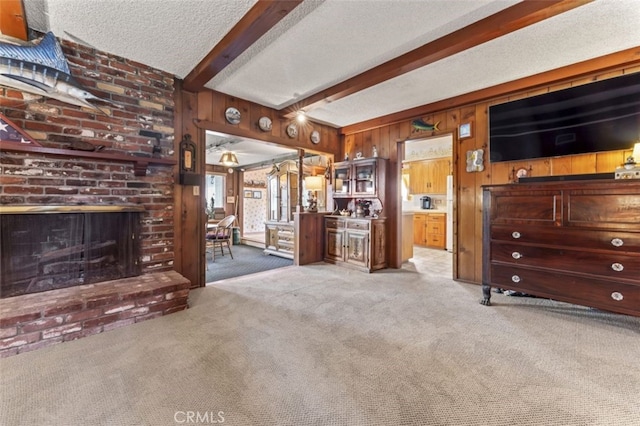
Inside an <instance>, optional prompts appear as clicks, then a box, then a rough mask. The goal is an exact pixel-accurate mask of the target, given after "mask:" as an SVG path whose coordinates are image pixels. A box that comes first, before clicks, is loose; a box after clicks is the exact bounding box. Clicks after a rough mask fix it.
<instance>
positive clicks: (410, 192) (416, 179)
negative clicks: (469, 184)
mask: <svg viewBox="0 0 640 426" xmlns="http://www.w3.org/2000/svg"><path fill="white" fill-rule="evenodd" d="M400 146H401V147H402V157H401V158H402V167H401V170H400V180H399V181H400V190H401V195H400V198H401V206H402V208H401V214H402V221H401V228H402V252H403V253H402V261H403V262H405V261H409V262H414V263H415V262H424V261H429V262H431V267H435V264H436V263H437V264H438V267H439V268H443V269H446V271H447V272H449V273H451V275H452V276H453V261H452V257H453V250H454V235H455V233H454V229H455V217H454V187H453V185H454V184H453V182H454V176H453V173H454V167H453V135H451V134H447V135H441V136H436V137H430V138H421V139H414V140H407V141H405V142H404V143H402V144H401V145H400ZM443 272H444V271H443Z"/></svg>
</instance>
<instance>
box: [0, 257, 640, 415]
mask: <svg viewBox="0 0 640 426" xmlns="http://www.w3.org/2000/svg"><path fill="white" fill-rule="evenodd" d="M445 253H446V252H440V251H437V252H436V251H433V252H431V253H428V254H427V256H425V257H421V258H420V259H416V260H415V261H414V262H411V263H409V264H406V265H405V267H404V268H403V269H402V270H384V271H379V272H376V273H373V274H366V273H362V272H358V271H353V270H350V269H346V268H342V267H339V266H333V265H325V264H314V265H311V266H305V267H295V266H293V267H289V268H281V269H276V270H272V271H268V272H264V273H262V274H259V275H251V276H246V277H240V278H234V279H230V280H226V281H224V282H221V283H216V284H213V285H210V286H208V287H206V288H203V289H198V290H195V291H193V292H192V294H191V296H190V302H191V308H190V309H188V310H187V311H183V312H179V313H176V314H172V315H169V316H167V317H162V318H157V319H154V320H150V321H146V322H143V323H139V324H135V325H132V326H129V327H125V328H120V329H117V330H113V331H109V332H106V333H103V334H99V335H95V336H90V337H87V338H84V339H81V340H77V341H73V342H67V343H63V344H60V345H57V346H53V347H49V348H45V349H42V350H38V351H35V352H29V353H25V354H20V355H17V356H14V357H10V358H6V359H2V360H0V393H1V395H0V424H2V425H12V426H14V425H30V426H31V425H61V426H63V425H64V426H67V425H114V426H115V425H154V426H155V425H177V424H195V423H196V420H197V419H199V421H198V423H199V424H225V425H227V424H228V425H240V426H250V425H272V426H276V425H277V426H281V425H295V426H307V425H319V426H324V425H332V426H333V425H335V426H343V425H345V426H351V425H363V426H364V425H367V426H368V425H477V426H486V425H562V426H567V425H620V426H627V425H628V426H631V425H635V426H637V425H638V424H640V404H639V403H638V401H639V400H638V395H640V362H639V361H638V360H639V359H640V318H637V317H630V316H624V315H615V314H610V313H606V312H601V311H596V310H592V309H589V308H587V307H580V306H575V305H570V304H566V303H558V302H554V301H551V300H546V299H537V298H520V297H507V296H504V295H499V294H496V295H494V296H493V298H492V301H493V302H494V306H492V307H486V306H482V305H480V304H479V303H478V302H479V300H480V298H481V291H480V287H478V286H475V285H470V284H463V283H458V282H454V281H452V280H451V279H450V278H449V276H450V270H451V267H450V264H449V265H447V264H446V263H445V262H450V260H451V256H450V255H447V254H445ZM188 416H191V417H188ZM198 416H199V417H198ZM189 418H190V419H191V422H190V423H189V422H188V419H189ZM221 420H223V421H221ZM214 421H215V422H217V423H214Z"/></svg>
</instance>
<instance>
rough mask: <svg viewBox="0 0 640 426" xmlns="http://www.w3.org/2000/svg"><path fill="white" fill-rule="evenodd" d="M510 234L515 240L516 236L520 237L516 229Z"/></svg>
mask: <svg viewBox="0 0 640 426" xmlns="http://www.w3.org/2000/svg"><path fill="white" fill-rule="evenodd" d="M511 236H512V237H513V238H515V239H516V240H517V239H518V238H520V236H521V235H520V233H519V232H518V231H513V232H512V233H511Z"/></svg>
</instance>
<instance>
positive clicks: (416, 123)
mask: <svg viewBox="0 0 640 426" xmlns="http://www.w3.org/2000/svg"><path fill="white" fill-rule="evenodd" d="M438 124H440V122H439V121H438V122H436V124H429V123H427V122H426V121H424V120H423V119H421V118H417V119H415V120H413V121H412V122H411V125H412V126H413V128H414V129H416V130H436V131H437V130H440V129H438Z"/></svg>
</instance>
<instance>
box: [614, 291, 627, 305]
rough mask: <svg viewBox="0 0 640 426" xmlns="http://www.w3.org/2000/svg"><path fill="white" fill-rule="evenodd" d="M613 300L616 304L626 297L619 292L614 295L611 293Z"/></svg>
mask: <svg viewBox="0 0 640 426" xmlns="http://www.w3.org/2000/svg"><path fill="white" fill-rule="evenodd" d="M611 298H612V299H613V300H615V301H616V302H620V301H621V300H622V299H624V296H623V295H622V293H620V292H619V291H614V292H613V293H611Z"/></svg>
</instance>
